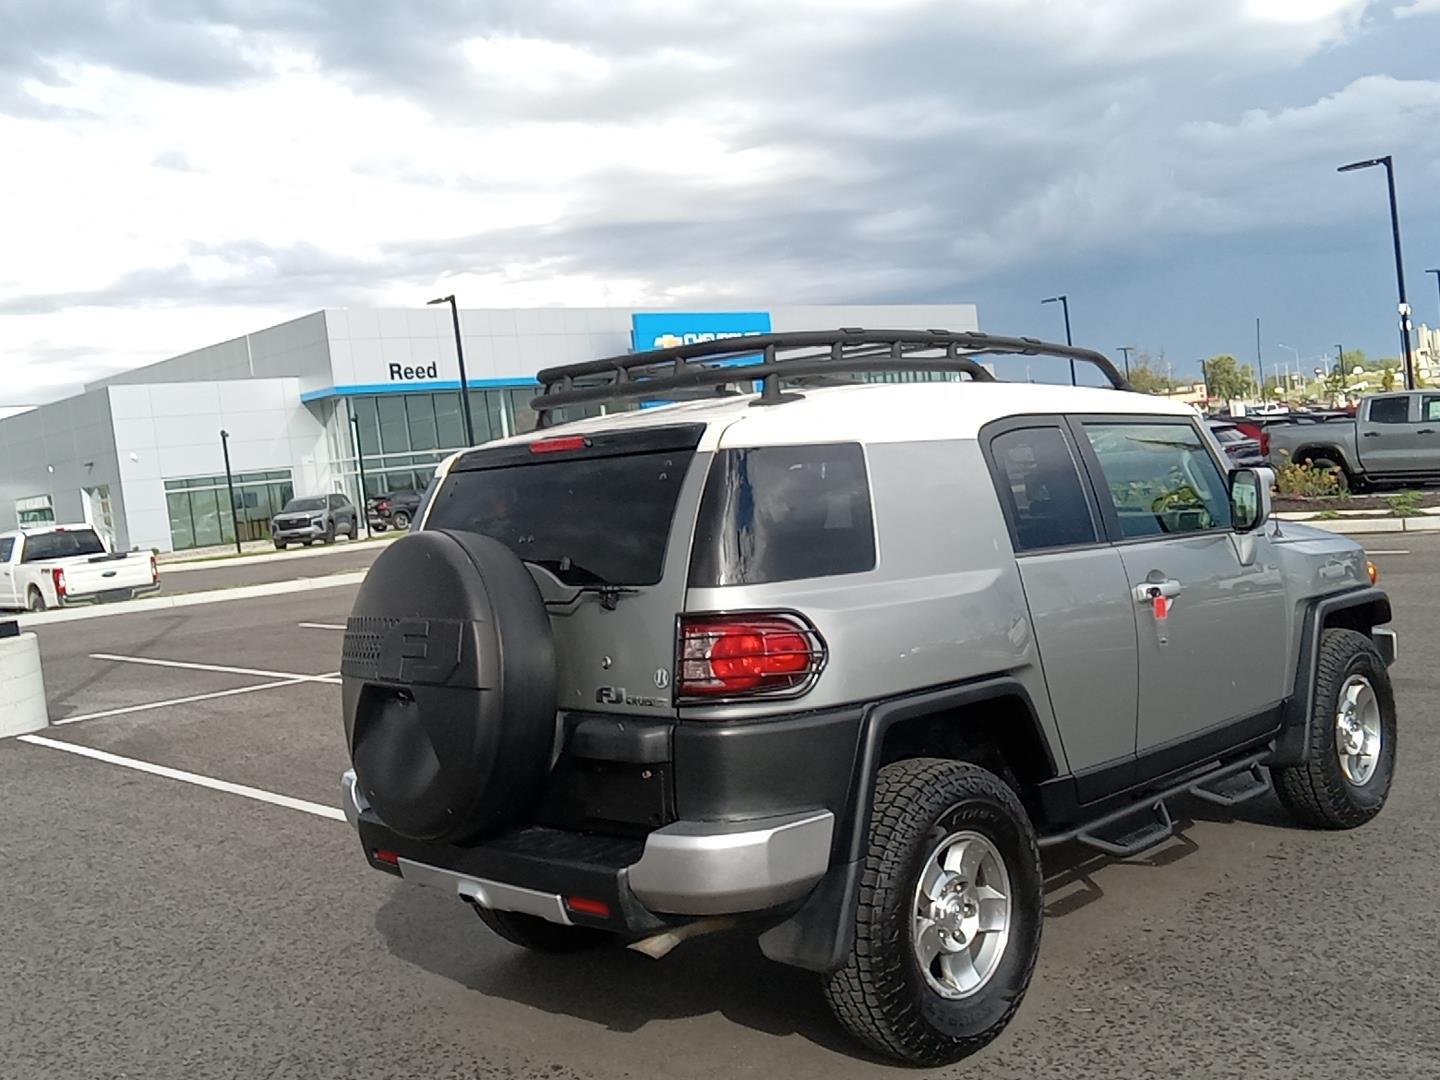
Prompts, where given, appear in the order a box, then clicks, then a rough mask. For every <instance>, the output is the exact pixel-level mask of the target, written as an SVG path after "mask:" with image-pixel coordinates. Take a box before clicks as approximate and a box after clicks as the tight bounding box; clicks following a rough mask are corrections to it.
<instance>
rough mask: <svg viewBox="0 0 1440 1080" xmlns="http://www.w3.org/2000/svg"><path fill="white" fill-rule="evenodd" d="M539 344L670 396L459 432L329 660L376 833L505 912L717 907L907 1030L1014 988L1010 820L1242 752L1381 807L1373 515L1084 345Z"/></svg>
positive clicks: (1261, 771)
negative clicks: (1290, 500)
mask: <svg viewBox="0 0 1440 1080" xmlns="http://www.w3.org/2000/svg"><path fill="white" fill-rule="evenodd" d="M977 354H980V355H984V354H992V355H993V354H1020V355H1024V356H1026V357H1027V358H1028V359H1031V360H1032V361H1033V358H1035V357H1038V356H1044V355H1046V354H1049V355H1052V356H1056V357H1059V358H1061V359H1062V360H1065V359H1069V360H1080V361H1087V362H1090V363H1093V364H1095V365H1096V366H1098V367H1099V368H1100V369H1101V371H1102V372H1103V373H1104V374H1105V376H1106V377H1107V378H1108V379H1110V381H1111V383H1112V385H1113V387H1114V389H1110V388H1106V389H1101V388H1098V387H1073V386H1053V385H1048V386H1047V385H1028V384H1006V383H1000V382H997V381H996V380H995V377H994V375H993V374H992V373H991V372H990V371H989V370H988V369H987V368H986V367H984V366H982V365H981V364H980V363H978V362H977V361H976V360H975V359H974V357H975V356H976V355H977ZM737 365H748V366H737ZM871 372H881V373H885V374H887V375H888V374H893V375H896V376H900V377H901V378H903V379H904V381H897V382H890V383H872V382H859V381H855V376H857V375H861V374H868V373H871ZM916 375H919V376H922V377H924V378H925V379H927V380H929V381H912V380H913V377H914V376H916ZM962 377H963V381H962ZM540 380H541V383H542V385H543V386H544V393H543V394H542V395H541V396H540V397H539V398H537V399H536V401H535V406H536V410H537V412H538V413H539V415H541V416H542V417H545V418H553V417H556V416H557V415H563V414H564V412H565V410H568V409H575V408H591V407H593V406H595V405H597V404H600V403H607V402H608V403H611V404H612V405H614V404H619V405H622V406H623V405H624V404H627V403H633V402H635V401H642V402H643V401H645V400H647V399H649V400H655V401H668V402H672V404H669V405H666V406H664V407H658V408H648V409H642V410H636V411H618V412H616V411H612V412H611V413H610V414H609V415H602V416H596V417H593V418H591V419H585V420H580V421H578V422H574V423H567V424H562V425H560V426H552V427H549V428H547V429H546V430H543V431H540V432H537V433H534V434H530V435H522V436H517V437H515V438H511V439H507V440H502V441H500V442H495V443H490V444H487V445H485V446H482V447H479V448H476V449H472V450H466V451H462V452H461V453H459V454H457V455H455V456H452V457H451V458H450V459H449V460H448V461H447V462H445V463H444V464H443V465H442V466H441V469H440V472H439V476H438V480H437V486H436V488H435V491H434V495H433V496H432V498H431V499H430V501H429V503H428V504H427V507H426V508H425V509H424V510H423V511H422V513H421V516H420V520H419V522H418V524H419V525H420V529H419V530H418V531H416V532H414V533H412V534H411V535H410V536H407V537H404V538H403V539H401V540H399V541H397V542H396V543H394V544H392V545H389V546H388V547H387V549H386V550H385V551H384V552H383V553H382V554H381V555H380V556H379V558H378V559H377V560H376V561H375V563H374V565H373V567H372V568H371V570H370V572H369V574H368V576H367V577H366V579H365V582H364V584H363V585H362V586H361V588H360V590H359V592H358V594H357V597H356V599H355V604H354V609H353V611H352V614H351V616H350V619H349V621H348V623H347V625H346V631H345V639H344V651H343V658H342V661H341V672H342V676H343V679H342V681H343V689H342V699H343V710H344V717H345V731H346V735H347V738H348V741H349V751H350V757H351V762H352V764H353V769H352V770H351V771H350V772H349V773H347V774H346V777H345V793H344V807H345V813H346V816H347V817H348V818H349V820H350V821H351V822H352V823H353V824H354V825H355V826H356V828H357V830H358V833H359V838H360V841H361V844H362V847H363V850H364V854H365V857H366V859H368V860H369V862H370V864H371V865H372V866H373V867H374V868H375V869H377V870H382V871H385V872H386V873H390V874H395V875H399V876H400V877H402V878H404V879H405V880H406V881H408V882H411V883H413V884H417V885H425V886H432V887H436V888H439V889H441V890H443V891H444V892H445V893H447V894H448V895H450V896H452V897H458V898H459V899H461V900H463V901H465V902H466V903H468V904H470V905H471V906H472V907H473V908H474V909H475V911H476V913H477V914H478V915H479V916H480V918H481V919H482V920H484V922H485V923H486V925H488V926H489V927H491V928H492V929H493V930H494V931H495V932H496V933H498V934H500V935H501V936H502V937H504V938H506V939H507V940H509V941H511V942H515V943H516V944H519V945H522V946H524V947H526V948H530V949H537V950H543V951H547V952H570V951H573V950H577V949H581V948H585V947H588V946H591V945H595V944H598V943H601V942H604V941H607V940H612V941H613V940H615V939H617V938H618V939H620V940H622V941H625V942H628V943H630V944H631V947H633V948H636V949H639V950H640V951H642V952H645V953H647V954H648V955H651V956H663V955H664V954H665V953H666V952H668V951H669V950H670V949H671V948H673V947H674V946H675V945H676V943H678V942H680V941H682V940H684V939H685V938H688V937H691V936H694V935H695V934H700V933H705V932H707V931H712V930H718V929H721V928H725V927H732V926H736V925H739V926H742V927H744V928H746V929H748V930H750V931H751V932H753V933H755V934H757V935H758V938H759V943H760V948H761V950H762V951H763V952H764V953H765V955H766V956H768V957H770V958H771V959H772V960H776V961H779V962H781V963H785V964H791V965H795V966H798V967H802V968H807V969H809V970H812V971H815V972H819V973H821V974H822V975H823V976H824V986H825V993H826V996H827V998H828V1000H829V1003H830V1006H831V1008H832V1009H833V1010H834V1013H835V1015H836V1017H837V1018H838V1019H839V1021H840V1022H841V1023H842V1024H843V1025H844V1026H845V1027H846V1028H847V1029H848V1030H849V1031H850V1032H851V1033H852V1034H853V1035H854V1036H855V1037H856V1038H858V1039H860V1040H861V1041H863V1042H864V1043H866V1044H867V1045H868V1046H870V1047H871V1048H873V1049H875V1050H877V1051H879V1052H881V1053H884V1054H886V1055H889V1056H892V1057H896V1058H900V1059H902V1060H905V1061H909V1062H914V1063H923V1064H938V1063H943V1062H947V1061H952V1060H954V1059H956V1058H958V1057H962V1056H964V1055H965V1054H968V1053H971V1052H973V1051H975V1050H977V1049H978V1048H980V1047H981V1046H983V1045H984V1044H985V1043H986V1042H987V1041H989V1040H990V1039H992V1038H994V1037H995V1035H997V1034H998V1033H999V1032H1000V1031H1001V1030H1002V1029H1003V1028H1004V1026H1005V1024H1006V1023H1007V1022H1008V1021H1009V1019H1010V1018H1011V1016H1012V1015H1013V1014H1014V1012H1015V1010H1016V1009H1017V1008H1018V1007H1019V1005H1020V1002H1021V999H1022V998H1023V996H1024V994H1025V989H1026V986H1027V984H1028V983H1029V980H1030V974H1031V972H1032V971H1033V970H1034V965H1035V962H1036V957H1037V953H1038V949H1039V944H1040V927H1041V922H1042V919H1043V908H1044V888H1043V886H1044V872H1043V870H1042V866H1041V862H1040V852H1041V850H1042V849H1045V848H1047V847H1050V846H1053V845H1058V844H1064V843H1079V844H1084V845H1087V846H1089V847H1091V848H1093V849H1095V850H1098V851H1102V852H1105V853H1107V854H1110V855H1115V856H1121V857H1124V856H1130V855H1134V854H1136V853H1138V852H1140V851H1143V850H1145V849H1146V848H1148V847H1150V846H1152V845H1154V844H1157V843H1159V842H1161V841H1163V840H1165V839H1166V838H1167V837H1169V836H1171V835H1172V833H1173V831H1174V829H1175V825H1174V821H1173V819H1172V817H1171V815H1170V813H1169V810H1168V805H1169V802H1170V800H1172V799H1174V798H1176V797H1179V796H1182V795H1189V796H1192V797H1197V798H1201V799H1207V800H1210V801H1212V802H1215V803H1220V804H1222V805H1225V806H1230V805H1233V804H1235V803H1238V802H1240V801H1242V800H1244V799H1248V798H1251V797H1254V796H1257V795H1260V794H1263V793H1265V792H1267V791H1269V790H1270V789H1271V786H1272V784H1273V786H1274V789H1275V791H1276V793H1277V794H1278V795H1279V797H1280V800H1281V801H1282V803H1283V804H1284V805H1285V806H1286V807H1287V808H1288V809H1289V811H1290V813H1291V815H1292V816H1293V817H1294V818H1295V819H1296V820H1297V821H1298V822H1301V823H1303V824H1305V825H1309V826H1312V827H1318V828H1325V829H1349V828H1354V827H1356V826H1359V825H1362V824H1364V823H1365V822H1367V821H1369V820H1370V819H1371V818H1372V817H1374V815H1375V814H1377V813H1378V812H1379V811H1380V809H1381V807H1382V806H1383V805H1384V803H1385V800H1386V795H1387V793H1388V791H1389V789H1390V782H1391V778H1392V776H1393V775H1394V766H1395V746H1396V739H1395V733H1396V715H1395V701H1394V696H1393V694H1392V692H1391V688H1390V678H1389V673H1388V665H1389V664H1390V662H1391V661H1392V660H1393V659H1394V656H1395V651H1396V641H1395V635H1394V633H1393V632H1391V631H1390V630H1389V629H1388V628H1386V627H1385V625H1384V624H1385V623H1387V622H1388V621H1389V620H1390V601H1389V599H1388V598H1387V596H1386V595H1385V593H1384V592H1382V591H1381V590H1380V589H1378V588H1376V587H1375V586H1374V579H1373V574H1372V571H1371V570H1370V569H1369V568H1368V567H1367V564H1366V559H1365V554H1364V552H1363V551H1362V550H1361V548H1360V547H1359V546H1358V545H1357V544H1356V543H1355V542H1354V541H1352V540H1350V539H1348V538H1346V537H1344V536H1339V535H1336V534H1333V533H1329V532H1324V531H1321V530H1319V529H1312V528H1307V527H1305V526H1304V525H1299V524H1294V523H1291V522H1281V521H1277V520H1273V519H1272V518H1271V516H1270V481H1271V475H1270V473H1269V471H1268V470H1254V469H1243V468H1241V469H1237V468H1232V467H1231V465H1230V463H1229V462H1227V461H1226V459H1225V458H1224V456H1223V455H1222V454H1221V452H1220V450H1219V447H1218V446H1217V445H1216V443H1215V442H1214V440H1213V439H1211V438H1210V436H1209V434H1208V433H1207V432H1206V431H1205V428H1204V421H1203V420H1202V418H1201V417H1200V416H1199V414H1198V413H1196V411H1195V410H1194V409H1192V408H1190V407H1189V406H1187V405H1183V404H1179V403H1176V402H1172V401H1169V400H1167V399H1165V398H1159V397H1149V396H1146V395H1142V394H1136V393H1129V392H1125V391H1126V389H1127V388H1126V384H1125V382H1124V379H1123V378H1122V377H1121V376H1120V375H1119V373H1118V372H1117V371H1116V370H1115V368H1114V366H1113V365H1112V364H1111V363H1110V362H1109V361H1108V360H1106V359H1105V358H1104V357H1103V356H1100V355H1099V354H1097V353H1094V352H1091V351H1089V350H1085V349H1079V348H1072V347H1069V346H1065V345H1052V344H1046V343H1043V342H1039V341H1035V340H1033V339H1015V338H996V337H990V336H988V335H983V334H951V333H946V332H944V331H862V330H840V331H825V332H815V333H791V334H774V335H765V336H757V337H749V338H739V339H735V340H732V341H718V342H707V343H700V344H695V345H684V346H679V347H676V348H671V349H664V350H659V351H656V352H652V353H639V354H634V355H627V356H618V357H613V358H610V359H607V360H598V361H594V362H593V363H590V364H579V365H572V366H569V367H565V368H560V369H556V370H554V371H549V372H542V373H541V375H540ZM757 381H758V382H759V383H760V384H761V387H762V389H761V391H760V392H759V393H756V392H755V390H754V383H755V382H757ZM1325 846H1326V848H1327V850H1330V851H1332V852H1334V853H1335V857H1337V858H1341V857H1344V856H1343V854H1342V851H1343V848H1344V845H1337V844H1335V843H1332V842H1326V845H1325ZM417 910H420V909H417ZM1339 917H1340V918H1341V919H1342V921H1343V918H1344V917H1348V913H1342V914H1341V916H1339ZM1136 945H1137V949H1138V948H1140V947H1141V943H1140V942H1138V941H1137V943H1136ZM545 973H548V974H553V975H554V976H555V977H556V978H563V975H562V974H560V971H559V969H557V968H554V967H547V968H546V969H544V972H542V973H541V974H542V975H543V974H545ZM537 977H539V976H537ZM612 992H613V993H617V994H621V993H624V992H625V987H624V985H623V984H622V985H617V986H615V987H614V988H613V990H612ZM1080 992H1081V993H1083V992H1084V990H1083V988H1081V989H1080Z"/></svg>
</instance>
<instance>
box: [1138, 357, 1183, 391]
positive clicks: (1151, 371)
mask: <svg viewBox="0 0 1440 1080" xmlns="http://www.w3.org/2000/svg"><path fill="white" fill-rule="evenodd" d="M1130 385H1131V386H1133V387H1134V388H1135V389H1136V390H1139V391H1140V393H1142V394H1168V393H1169V392H1170V391H1171V390H1173V389H1174V388H1175V383H1174V382H1173V381H1172V380H1171V379H1170V378H1168V377H1167V376H1166V375H1165V374H1164V373H1162V372H1161V371H1160V370H1159V368H1158V367H1157V365H1156V363H1155V359H1154V358H1153V357H1152V356H1151V355H1150V354H1149V353H1146V352H1141V353H1136V355H1135V359H1134V360H1133V361H1131V363H1130Z"/></svg>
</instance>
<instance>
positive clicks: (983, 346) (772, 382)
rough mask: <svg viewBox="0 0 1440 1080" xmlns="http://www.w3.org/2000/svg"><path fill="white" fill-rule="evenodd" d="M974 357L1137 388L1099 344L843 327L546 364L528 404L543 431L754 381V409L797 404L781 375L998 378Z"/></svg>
mask: <svg viewBox="0 0 1440 1080" xmlns="http://www.w3.org/2000/svg"><path fill="white" fill-rule="evenodd" d="M976 356H1050V357H1056V358H1058V359H1068V360H1070V361H1071V363H1072V364H1073V363H1074V361H1076V360H1079V361H1082V362H1084V363H1088V364H1093V365H1095V366H1096V367H1097V368H1099V369H1100V372H1101V374H1103V375H1104V376H1105V378H1106V379H1107V380H1109V382H1110V385H1111V386H1113V387H1115V389H1117V390H1129V389H1131V387H1130V384H1129V383H1128V382H1126V381H1125V377H1124V376H1123V375H1121V374H1120V372H1119V371H1118V370H1116V368H1115V365H1114V364H1112V363H1111V362H1110V360H1109V359H1108V358H1107V357H1105V356H1104V355H1102V354H1101V353H1098V352H1095V351H1094V350H1092V349H1082V348H1078V347H1076V346H1073V345H1059V344H1056V343H1054V342H1049V341H1041V340H1039V339H1038V338H1026V337H1021V338H1013V337H996V336H993V335H991V334H982V333H979V332H977V331H963V332H954V331H950V330H862V329H859V328H858V327H843V328H841V329H839V330H808V331H799V332H793V333H775V334H755V335H750V336H745V337H733V338H724V339H721V340H718V341H699V342H695V343H693V344H688V345H676V346H674V347H672V348H668V349H654V350H651V351H648V352H636V353H626V354H625V355H623V356H612V357H608V358H606V359H603V360H587V361H585V362H584V363H580V364H566V365H564V366H563V367H553V368H546V369H545V370H544V371H542V372H540V374H539V375H538V376H537V378H538V379H539V381H540V385H541V386H542V387H543V389H542V391H541V392H540V394H539V396H538V397H536V398H535V399H534V401H533V402H532V403H531V406H532V408H534V409H535V411H536V413H538V414H539V420H540V426H541V427H544V426H545V424H546V420H547V418H548V414H550V413H553V412H554V411H556V410H558V409H565V408H569V407H572V406H576V405H594V404H600V403H603V402H610V401H634V400H644V399H650V400H656V399H658V400H665V401H677V400H694V399H695V398H697V397H711V396H716V395H723V394H725V393H726V392H727V390H726V388H727V386H733V385H734V384H737V383H746V382H753V381H759V382H760V384H761V393H760V396H759V397H758V398H757V399H756V400H755V402H754V404H756V405H776V404H779V403H781V402H784V401H790V400H794V399H795V398H796V397H797V396H798V395H796V394H793V393H785V392H784V391H782V390H781V386H780V384H781V381H782V380H785V381H796V380H804V379H806V378H812V379H813V378H817V377H818V378H819V379H822V380H823V379H824V378H825V377H826V376H830V375H840V374H844V373H855V372H883V371H917V372H918V371H929V372H956V373H959V374H964V375H969V376H970V378H971V380H973V381H975V382H994V381H996V380H995V376H994V375H992V374H991V373H990V372H989V371H988V370H987V369H986V368H984V367H982V366H981V365H980V364H979V363H978V362H977V361H976V360H975V359H974V358H975V357H976ZM707 388H708V390H707ZM731 392H733V391H731Z"/></svg>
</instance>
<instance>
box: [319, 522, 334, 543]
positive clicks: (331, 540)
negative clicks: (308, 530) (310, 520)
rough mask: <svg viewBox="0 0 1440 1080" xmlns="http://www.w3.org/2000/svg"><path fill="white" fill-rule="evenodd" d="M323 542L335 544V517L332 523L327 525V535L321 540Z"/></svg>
mask: <svg viewBox="0 0 1440 1080" xmlns="http://www.w3.org/2000/svg"><path fill="white" fill-rule="evenodd" d="M321 543H324V544H333V543H335V522H334V520H333V519H332V520H331V522H330V524H328V525H326V526H325V537H324V539H323V540H321Z"/></svg>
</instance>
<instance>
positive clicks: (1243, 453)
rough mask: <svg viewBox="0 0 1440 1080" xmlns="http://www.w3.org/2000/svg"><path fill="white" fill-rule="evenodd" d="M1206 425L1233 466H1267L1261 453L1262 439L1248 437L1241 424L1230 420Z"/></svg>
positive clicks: (1208, 422)
mask: <svg viewBox="0 0 1440 1080" xmlns="http://www.w3.org/2000/svg"><path fill="white" fill-rule="evenodd" d="M1205 423H1206V426H1207V427H1208V428H1209V429H1210V434H1211V435H1214V436H1215V441H1216V442H1218V443H1219V444H1220V449H1221V450H1224V451H1225V456H1226V457H1227V458H1229V459H1230V464H1231V465H1235V466H1238V467H1245V468H1261V467H1263V466H1264V465H1265V464H1266V461H1265V455H1264V454H1262V453H1261V452H1260V445H1261V441H1260V439H1258V438H1252V437H1251V436H1249V435H1247V434H1246V433H1245V432H1244V430H1242V429H1241V427H1240V425H1239V424H1237V423H1235V422H1233V421H1230V420H1207V421H1206V422H1205Z"/></svg>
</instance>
